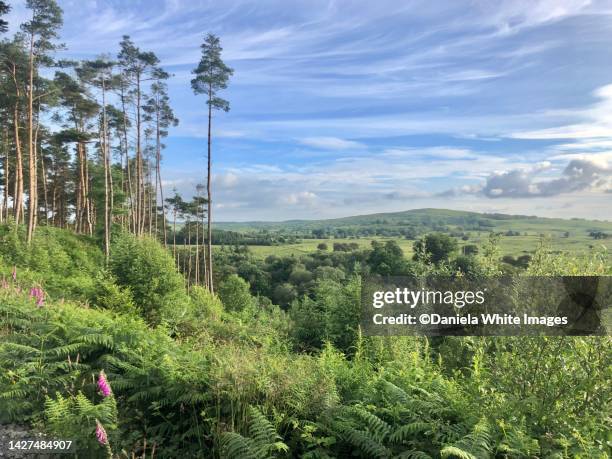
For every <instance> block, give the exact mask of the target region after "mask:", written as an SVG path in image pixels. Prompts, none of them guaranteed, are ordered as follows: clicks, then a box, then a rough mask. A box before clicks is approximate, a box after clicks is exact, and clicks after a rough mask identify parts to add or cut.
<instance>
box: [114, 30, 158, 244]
mask: <svg viewBox="0 0 612 459" xmlns="http://www.w3.org/2000/svg"><path fill="white" fill-rule="evenodd" d="M120 46H121V51H120V52H119V55H118V58H119V64H120V65H121V67H122V71H123V76H124V78H125V81H126V82H127V83H128V87H129V88H130V89H129V93H130V96H132V97H131V98H132V101H133V103H134V105H135V112H136V119H135V121H136V126H135V128H136V164H135V166H136V175H135V182H136V184H135V185H136V195H135V196H133V197H132V198H133V200H134V202H133V209H132V212H133V229H134V232H135V233H136V234H143V233H144V227H145V220H146V207H145V171H144V161H143V146H142V135H143V127H142V122H143V116H142V111H143V110H142V108H143V100H145V99H144V97H145V94H144V86H143V85H144V82H145V81H147V80H149V79H150V78H151V73H152V72H154V71H155V69H156V68H157V67H156V66H157V64H158V63H159V59H158V58H157V56H156V55H155V54H154V53H152V52H143V51H141V50H140V48H138V47H137V46H136V45H135V44H134V42H133V41H132V40H131V39H130V37H129V36H128V35H124V36H123V40H122V41H121V43H120Z"/></svg>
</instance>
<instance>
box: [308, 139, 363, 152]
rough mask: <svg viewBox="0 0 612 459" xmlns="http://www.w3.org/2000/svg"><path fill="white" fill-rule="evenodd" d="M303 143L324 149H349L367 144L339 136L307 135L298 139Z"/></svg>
mask: <svg viewBox="0 0 612 459" xmlns="http://www.w3.org/2000/svg"><path fill="white" fill-rule="evenodd" d="M298 142H300V143H301V144H302V145H306V146H308V147H313V148H320V149H324V150H347V149H356V148H363V147H364V146H365V145H363V144H362V143H359V142H355V141H353V140H345V139H339V138H338V137H306V138H302V139H298Z"/></svg>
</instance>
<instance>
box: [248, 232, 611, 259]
mask: <svg viewBox="0 0 612 459" xmlns="http://www.w3.org/2000/svg"><path fill="white" fill-rule="evenodd" d="M487 239H488V234H487V233H485V232H481V233H480V234H479V233H474V234H473V237H472V238H470V240H468V241H459V242H460V246H464V245H467V244H476V245H478V246H479V247H482V245H483V244H485V243H486V242H487ZM542 239H543V237H542V236H541V235H540V232H532V233H527V235H523V234H521V236H502V237H501V239H500V241H499V246H500V252H501V255H513V256H520V255H524V254H530V253H532V252H533V251H534V250H535V249H536V248H537V247H538V245H539V244H540V242H541V241H542ZM544 239H545V240H546V241H547V243H549V244H550V247H551V249H552V250H554V251H557V250H558V251H566V252H569V253H572V254H576V255H577V254H580V253H588V252H589V251H590V250H591V249H592V248H601V247H607V248H610V247H609V246H610V245H611V243H610V241H609V240H608V241H596V240H593V239H592V238H591V237H589V236H588V235H586V234H584V235H581V234H578V235H575V236H570V237H569V238H565V237H562V236H560V235H556V234H546V235H545V237H544ZM373 240H377V241H382V242H384V241H388V240H395V241H397V243H398V244H399V246H400V247H401V248H402V250H403V251H404V254H405V255H406V256H412V245H413V244H414V241H412V240H408V239H400V238H395V237H367V238H366V237H364V238H359V239H351V238H337V239H304V240H302V242H299V243H297V244H284V245H277V246H262V245H253V246H249V250H251V252H252V253H253V254H254V255H255V256H257V257H260V258H266V257H267V256H269V255H277V256H288V255H304V254H307V253H311V252H314V251H316V250H317V246H318V245H319V244H320V243H325V244H327V247H328V250H333V244H334V242H342V243H351V242H354V243H357V244H359V246H360V247H363V248H367V247H369V246H370V244H371V242H372V241H373Z"/></svg>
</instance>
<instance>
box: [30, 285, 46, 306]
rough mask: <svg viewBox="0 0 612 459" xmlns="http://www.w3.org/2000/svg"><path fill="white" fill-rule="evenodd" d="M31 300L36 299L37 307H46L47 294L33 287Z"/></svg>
mask: <svg viewBox="0 0 612 459" xmlns="http://www.w3.org/2000/svg"><path fill="white" fill-rule="evenodd" d="M30 298H34V299H36V306H39V307H40V306H44V305H45V292H43V290H42V288H40V287H32V288H31V289H30Z"/></svg>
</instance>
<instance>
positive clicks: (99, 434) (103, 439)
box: [96, 419, 108, 446]
mask: <svg viewBox="0 0 612 459" xmlns="http://www.w3.org/2000/svg"><path fill="white" fill-rule="evenodd" d="M96 439H97V440H98V443H100V444H101V445H102V446H105V445H108V437H107V436H106V430H104V426H102V424H100V421H98V420H97V419H96Z"/></svg>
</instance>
